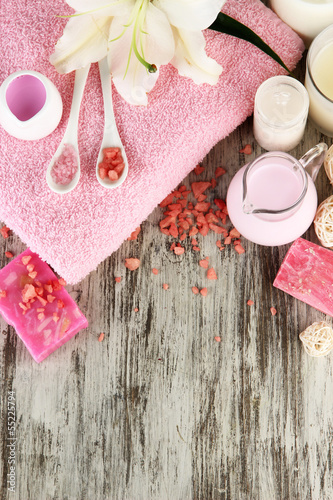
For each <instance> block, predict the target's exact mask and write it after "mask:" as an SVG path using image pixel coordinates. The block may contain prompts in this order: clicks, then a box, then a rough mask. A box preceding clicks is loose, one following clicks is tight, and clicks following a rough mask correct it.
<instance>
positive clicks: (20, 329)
mask: <svg viewBox="0 0 333 500" xmlns="http://www.w3.org/2000/svg"><path fill="white" fill-rule="evenodd" d="M63 284H64V282H63V280H61V279H60V280H59V279H58V278H57V277H56V275H55V274H54V272H53V271H52V270H51V269H50V267H49V266H48V265H47V264H46V263H45V262H43V261H42V260H41V259H40V258H39V257H38V255H37V254H35V253H33V252H32V251H31V250H29V249H27V250H26V251H25V252H23V253H21V254H20V255H19V256H18V257H16V258H15V259H13V260H12V261H11V262H10V263H9V264H8V265H7V266H5V267H4V268H3V269H1V271H0V313H1V314H2V316H3V318H4V319H5V320H6V321H7V323H9V324H10V325H12V326H13V327H14V328H15V330H16V333H17V334H18V335H19V337H20V338H21V339H22V340H23V342H24V344H25V345H26V347H27V349H28V351H29V352H30V354H31V355H32V357H33V358H34V360H35V361H37V363H40V362H41V361H43V359H45V358H46V357H47V356H48V355H49V354H51V352H53V351H55V350H56V349H58V347H60V346H61V345H63V344H64V343H65V342H67V341H68V340H69V339H70V338H72V337H73V336H74V335H75V334H76V333H77V332H79V331H80V330H82V328H86V327H87V326H88V321H87V319H86V318H85V316H84V315H83V314H82V312H81V311H80V309H79V308H78V306H77V305H76V303H75V302H74V300H73V299H72V297H71V296H70V295H69V293H68V292H67V291H66V290H65V288H64V287H63Z"/></svg>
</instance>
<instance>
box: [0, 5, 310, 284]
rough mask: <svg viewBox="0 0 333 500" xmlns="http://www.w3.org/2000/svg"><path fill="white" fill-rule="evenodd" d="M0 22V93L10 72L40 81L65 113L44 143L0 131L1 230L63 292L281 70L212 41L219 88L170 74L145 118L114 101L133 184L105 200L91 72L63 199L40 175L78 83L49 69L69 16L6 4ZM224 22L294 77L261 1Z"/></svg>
mask: <svg viewBox="0 0 333 500" xmlns="http://www.w3.org/2000/svg"><path fill="white" fill-rule="evenodd" d="M4 4H5V9H4V12H5V15H2V17H1V18H0V23H1V30H0V47H1V60H0V83H2V81H3V80H4V79H5V78H6V77H7V76H8V75H9V74H11V73H13V72H14V71H18V70H21V69H30V70H35V71H39V72H41V73H43V74H45V75H46V76H47V77H48V78H50V80H51V81H53V83H54V84H55V85H56V87H57V88H58V90H59V91H60V93H61V96H62V98H63V102H64V114H63V118H62V120H61V122H60V125H59V126H58V128H57V129H56V130H55V131H54V132H53V133H52V134H51V135H50V136H48V137H46V138H45V139H42V140H40V141H33V142H27V141H20V140H18V139H15V138H13V137H11V136H9V135H8V134H7V133H6V132H5V131H4V130H3V129H2V128H0V143H1V148H0V219H1V220H3V221H4V222H5V223H6V224H7V225H8V226H9V227H10V228H11V229H12V230H13V231H14V232H15V233H16V234H17V235H18V236H19V237H20V238H21V239H22V240H23V242H25V243H26V244H27V245H28V246H29V247H30V248H31V250H32V251H34V252H36V253H38V254H39V255H40V257H41V258H42V259H44V260H45V261H47V262H48V263H49V264H50V265H51V266H52V267H53V268H54V269H55V271H57V272H58V273H59V274H60V275H61V276H63V277H64V278H65V279H66V280H67V282H69V283H77V282H78V281H80V280H81V279H82V278H84V277H85V276H86V275H87V274H88V273H89V272H90V271H92V270H93V269H95V268H96V266H97V265H98V264H99V263H100V262H101V261H103V260H104V259H105V258H106V257H108V256H109V255H110V254H111V253H112V252H113V251H114V250H116V249H117V248H118V247H119V246H120V245H121V243H122V242H123V240H124V239H126V238H127V237H128V236H129V235H130V233H131V232H132V231H133V230H134V229H135V228H136V227H137V226H139V224H140V223H141V222H142V221H143V220H145V219H146V218H147V216H148V215H149V214H150V213H151V212H152V210H153V209H154V208H155V207H156V205H157V204H158V203H159V202H160V201H161V200H162V199H163V198H165V196H166V195H167V194H168V193H169V192H170V191H172V190H173V189H174V188H175V187H176V186H177V184H178V183H179V182H181V181H182V179H183V178H184V177H185V176H186V175H187V174H188V173H189V172H190V171H191V170H192V169H193V168H194V167H195V165H196V164H197V163H198V162H199V161H201V160H202V159H203V158H204V157H205V155H206V154H207V153H208V152H209V150H210V149H211V148H212V147H213V146H214V145H215V144H216V143H217V142H218V141H220V140H221V139H223V138H224V137H226V136H227V135H228V134H229V133H230V132H231V131H232V130H234V129H235V128H236V127H237V126H238V125H239V124H240V123H241V122H243V121H244V120H245V119H246V118H247V117H248V116H249V115H250V114H251V113H252V111H253V102H254V96H255V92H256V89H257V88H258V86H259V85H260V84H261V83H262V82H263V81H264V80H265V79H267V78H268V77H271V76H273V75H276V74H279V73H282V72H283V71H282V70H281V67H280V66H279V65H278V64H277V63H275V62H274V61H272V60H271V59H270V58H269V57H268V56H266V55H265V54H263V53H262V52H260V51H259V50H258V49H256V48H255V47H253V46H252V45H250V44H249V43H247V42H244V41H241V40H239V39H237V38H234V37H231V36H227V35H221V34H219V33H215V32H212V31H207V52H208V54H209V55H211V56H212V57H214V58H215V59H216V60H217V61H218V62H219V63H220V64H221V65H222V67H223V68H224V71H223V73H222V75H221V76H220V79H219V82H218V84H217V85H216V86H213V87H212V86H210V85H206V84H204V85H200V86H197V85H195V84H194V83H193V82H192V81H191V80H189V79H187V78H183V77H180V76H179V75H178V73H177V71H176V70H175V69H174V68H173V67H171V66H170V65H169V66H166V67H163V68H162V69H161V71H160V77H159V79H158V82H157V84H156V86H155V88H154V89H153V91H152V92H151V93H150V95H149V105H148V107H146V108H138V107H132V106H130V105H129V104H127V103H126V102H125V101H124V100H122V98H120V97H119V95H118V94H117V93H116V92H115V91H114V109H115V116H116V120H117V124H118V128H119V133H120V136H121V138H122V140H123V143H124V145H125V147H126V153H127V157H128V161H129V175H128V177H127V179H126V181H125V182H124V183H123V184H122V186H121V187H119V188H117V189H115V190H111V191H110V190H107V189H105V188H103V187H102V186H100V184H99V183H98V181H97V179H96V176H95V162H96V157H97V152H98V149H99V145H100V141H101V137H102V132H103V122H104V116H103V102H102V93H101V86H100V80H99V75H98V68H97V64H94V65H93V66H92V68H91V71H90V74H89V77H88V82H87V87H86V90H85V94H84V99H83V105H82V108H81V114H80V126H79V131H80V135H79V147H80V151H81V166H82V175H81V179H80V182H79V185H78V186H77V188H76V189H75V190H74V191H72V192H71V193H69V194H66V195H58V194H55V193H53V192H51V191H50V190H49V188H48V187H47V185H46V181H45V171H46V167H47V165H48V163H49V161H50V159H51V157H52V155H53V153H54V152H55V150H56V148H57V145H58V144H59V142H60V140H61V138H62V135H63V133H64V130H65V126H66V123H67V120H68V116H69V110H70V105H71V99H72V90H73V81H74V74H69V75H59V74H58V73H57V72H56V71H55V69H54V68H53V66H52V65H51V64H50V63H49V61H48V60H49V56H50V54H51V53H52V52H53V48H54V44H55V43H56V41H57V39H58V38H59V37H60V36H61V34H62V30H63V27H64V25H65V24H66V20H64V19H61V18H56V17H55V15H56V14H64V13H67V12H68V13H69V12H70V11H69V10H68V7H67V6H66V4H65V3H64V2H63V1H61V0H53V1H52V2H45V1H44V0H29V2H26V1H25V0H5V2H4ZM223 10H224V12H225V13H227V14H229V15H231V16H232V17H234V18H237V19H238V20H240V21H242V22H243V23H244V24H247V25H248V26H249V27H250V28H252V29H253V30H254V31H256V33H258V34H259V35H260V36H261V37H262V38H263V39H264V40H265V41H266V42H267V43H268V44H269V45H270V46H271V47H272V48H273V49H274V50H275V51H276V52H277V53H278V54H279V55H280V57H281V58H282V59H283V60H284V62H285V63H286V64H287V66H288V67H290V68H293V67H294V66H295V65H296V63H297V62H298V60H299V59H300V57H301V55H302V51H303V49H304V47H303V44H302V42H301V40H300V39H299V38H298V37H297V35H295V34H294V33H293V32H292V31H291V30H290V28H288V27H287V26H286V25H285V24H283V23H282V22H281V21H280V20H279V19H278V18H277V17H276V16H275V15H274V14H273V13H272V11H271V10H269V9H267V8H266V7H265V6H264V5H263V4H262V3H261V2H260V1H258V0H228V2H227V4H226V5H225V6H224V9H223Z"/></svg>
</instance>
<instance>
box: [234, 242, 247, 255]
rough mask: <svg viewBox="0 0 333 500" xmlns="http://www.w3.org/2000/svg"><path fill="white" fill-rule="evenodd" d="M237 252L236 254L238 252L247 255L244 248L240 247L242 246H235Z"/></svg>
mask: <svg viewBox="0 0 333 500" xmlns="http://www.w3.org/2000/svg"><path fill="white" fill-rule="evenodd" d="M235 250H236V252H237V253H239V254H242V253H245V250H244V248H243V247H242V245H240V244H237V245H235Z"/></svg>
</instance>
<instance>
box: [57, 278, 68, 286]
mask: <svg viewBox="0 0 333 500" xmlns="http://www.w3.org/2000/svg"><path fill="white" fill-rule="evenodd" d="M58 283H59V285H61V286H66V285H67V283H66V280H64V278H59V279H58Z"/></svg>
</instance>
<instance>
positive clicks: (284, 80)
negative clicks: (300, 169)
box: [253, 75, 309, 151]
mask: <svg viewBox="0 0 333 500" xmlns="http://www.w3.org/2000/svg"><path fill="white" fill-rule="evenodd" d="M308 109H309V96H308V93H307V91H306V89H305V87H304V86H303V85H302V84H301V83H300V82H299V81H298V80H296V79H295V78H291V77H289V76H284V75H282V76H273V77H272V78H269V79H268V80H266V81H264V82H263V83H262V84H261V85H260V87H259V88H258V90H257V93H256V97H255V104H254V115H253V132H254V136H255V138H256V141H257V142H258V143H259V145H260V146H261V147H262V148H264V149H266V150H267V151H291V150H292V149H293V148H294V147H296V146H297V144H298V143H299V142H300V141H301V139H302V137H303V134H304V129H305V125H306V120H307V116H308Z"/></svg>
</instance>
